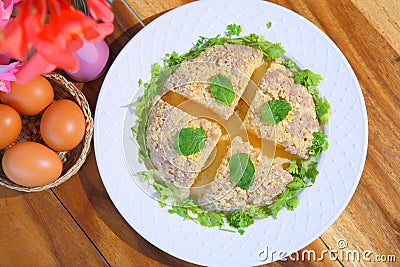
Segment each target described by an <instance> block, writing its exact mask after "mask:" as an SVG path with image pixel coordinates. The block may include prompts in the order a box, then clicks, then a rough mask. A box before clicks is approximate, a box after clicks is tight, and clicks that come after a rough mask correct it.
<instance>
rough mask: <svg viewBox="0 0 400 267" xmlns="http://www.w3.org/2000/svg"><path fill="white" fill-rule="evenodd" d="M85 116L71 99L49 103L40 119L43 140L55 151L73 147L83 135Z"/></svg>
mask: <svg viewBox="0 0 400 267" xmlns="http://www.w3.org/2000/svg"><path fill="white" fill-rule="evenodd" d="M85 127H86V122H85V117H84V115H83V112H82V110H81V108H80V107H79V106H78V105H77V104H76V103H75V102H73V101H71V100H67V99H62V100H58V101H56V102H54V103H53V104H51V105H50V106H49V107H48V108H47V109H46V111H45V112H44V114H43V117H42V120H41V121H40V134H41V136H42V138H43V141H44V142H45V143H46V145H48V146H49V147H50V148H52V149H53V150H55V151H67V150H71V149H73V148H75V147H76V146H77V145H78V144H79V143H80V142H81V141H82V139H83V136H84V135H85Z"/></svg>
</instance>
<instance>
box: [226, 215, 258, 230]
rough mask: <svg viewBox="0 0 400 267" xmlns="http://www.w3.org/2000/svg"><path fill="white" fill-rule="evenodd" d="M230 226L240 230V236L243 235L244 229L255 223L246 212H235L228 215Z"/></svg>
mask: <svg viewBox="0 0 400 267" xmlns="http://www.w3.org/2000/svg"><path fill="white" fill-rule="evenodd" d="M226 220H227V221H228V223H229V225H230V226H232V227H234V228H236V229H238V232H239V234H241V235H242V234H243V233H244V230H243V229H242V228H246V227H249V226H250V225H252V224H253V223H254V219H253V217H252V216H251V215H250V214H249V213H248V212H247V211H245V210H235V211H232V212H229V213H227V214H226Z"/></svg>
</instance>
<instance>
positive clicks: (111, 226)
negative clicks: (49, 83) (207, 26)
mask: <svg viewBox="0 0 400 267" xmlns="http://www.w3.org/2000/svg"><path fill="white" fill-rule="evenodd" d="M127 2H128V4H129V6H130V7H131V9H132V10H133V11H134V12H135V15H133V14H132V13H130V11H129V9H128V8H127V7H126V6H125V5H124V4H123V3H122V2H121V0H115V1H114V4H113V10H114V12H115V14H116V20H115V32H114V33H113V35H111V36H109V37H108V38H107V39H106V41H107V43H108V44H109V45H110V50H111V62H112V61H113V60H114V59H115V57H116V56H117V55H118V53H119V52H120V50H121V49H122V48H123V47H124V45H125V44H126V43H127V42H128V41H129V40H130V39H131V38H132V37H133V36H134V35H135V34H136V33H137V32H138V31H139V30H141V29H142V28H143V26H142V23H143V24H144V25H147V24H148V23H150V22H151V21H152V20H154V19H155V18H157V17H158V16H160V15H162V14H164V13H165V12H167V11H168V10H171V9H173V8H175V7H178V6H181V5H183V4H186V3H187V2H188V1H187V0H170V1H161V0H143V1H133V0H128V1H127ZM272 2H274V3H276V4H278V5H281V6H284V7H286V8H288V9H291V10H293V11H294V12H296V13H299V14H300V15H302V16H304V17H305V18H307V19H308V20H310V21H311V22H313V23H314V24H315V25H316V26H318V27H319V28H320V29H321V30H323V31H324V32H325V33H326V34H327V35H328V36H329V37H330V38H331V39H332V40H333V41H334V42H335V43H336V44H337V46H338V47H339V48H340V49H341V50H342V52H343V53H344V55H345V56H346V58H347V59H348V60H349V62H350V64H351V65H352V67H353V69H354V71H355V73H356V75H357V78H358V80H359V82H360V84H361V87H362V91H363V94H364V97H365V102H366V105H367V112H368V118H369V120H368V123H369V127H368V129H369V140H368V141H369V146H368V156H367V161H366V164H365V169H364V172H363V175H362V178H361V181H360V184H359V186H358V188H357V190H356V192H355V194H354V196H353V198H352V200H351V202H350V204H349V205H348V206H347V208H346V209H345V211H344V212H343V213H342V215H341V216H340V217H339V219H338V220H337V221H336V222H335V223H334V224H333V225H332V226H331V227H330V228H329V229H328V230H327V231H326V232H325V233H324V234H323V235H322V236H321V237H320V238H318V239H317V240H315V241H314V242H313V243H311V244H310V245H309V246H307V247H306V248H305V249H306V250H314V251H315V253H316V255H320V254H321V253H322V252H323V251H325V250H327V248H331V251H330V252H329V256H326V257H325V258H324V260H323V261H322V262H316V261H314V260H313V259H309V260H307V259H306V260H291V259H288V260H287V261H279V262H275V263H272V264H271V265H270V266H343V265H344V266H366V265H367V266H375V265H378V263H377V262H374V263H373V262H368V261H366V260H363V259H360V261H359V262H358V261H354V260H352V259H351V258H350V259H346V258H345V257H343V255H342V253H341V251H342V250H341V249H339V246H338V241H339V243H340V242H342V240H344V241H345V242H346V244H347V248H346V250H356V251H358V252H360V253H361V252H363V251H365V250H368V251H370V252H371V254H370V258H371V260H374V259H375V256H377V255H395V256H396V263H388V262H386V263H383V262H381V263H379V265H378V266H395V265H396V264H397V266H399V262H400V249H399V248H400V215H399V211H398V209H399V206H400V181H399V178H400V172H399V169H400V153H399V147H400V141H399V140H400V134H399V128H400V119H399V115H398V114H397V109H398V108H399V106H400V99H399V98H400V55H399V53H400V40H399V38H400V26H399V24H400V15H399V14H400V2H399V1H398V0H382V1H378V0H338V1H328V0H318V1H315V0H274V1H272ZM136 17H137V18H138V19H139V20H141V21H139V20H138V19H136ZM111 62H110V63H111ZM103 79H104V75H103V76H102V77H101V78H100V79H98V80H96V81H93V82H90V83H76V85H77V86H78V87H79V88H81V89H82V91H83V92H84V93H85V95H86V96H87V98H88V100H89V102H90V106H91V109H92V111H94V109H95V107H96V101H97V97H98V93H99V91H100V87H101V84H102V81H103ZM340 244H343V243H340ZM300 254H301V252H300ZM103 265H106V266H107V265H108V266H110V265H112V266H194V265H193V264H190V263H187V262H183V261H181V260H179V259H176V258H174V257H173V256H170V255H168V254H166V253H164V252H162V251H161V250H159V249H158V248H156V247H154V246H153V245H151V244H150V243H148V242H147V241H145V240H144V239H143V238H142V237H141V236H140V235H138V234H137V233H136V232H135V231H134V230H133V229H132V228H131V227H130V226H129V225H128V224H127V223H126V222H125V220H124V219H123V218H122V217H121V215H120V214H119V213H118V211H117V210H116V209H115V207H114V205H113V204H112V202H111V200H110V199H109V197H108V195H107V193H106V191H105V189H104V186H103V184H102V182H101V178H100V175H99V173H98V169H97V165H96V159H95V157H94V153H93V151H92V152H91V153H90V155H89V157H88V159H87V162H86V163H85V165H84V166H83V167H82V169H81V170H80V171H79V173H78V174H77V175H75V176H74V177H72V178H71V179H70V180H68V181H67V182H66V183H64V184H62V185H60V186H58V187H56V188H54V189H52V190H48V191H45V192H40V193H30V194H25V193H19V192H15V191H11V190H9V189H6V188H4V187H0V266H103Z"/></svg>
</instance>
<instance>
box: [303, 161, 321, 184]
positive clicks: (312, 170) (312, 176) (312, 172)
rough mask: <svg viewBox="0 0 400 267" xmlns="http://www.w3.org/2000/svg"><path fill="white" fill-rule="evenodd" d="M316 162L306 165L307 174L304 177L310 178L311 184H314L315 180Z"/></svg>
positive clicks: (316, 172)
mask: <svg viewBox="0 0 400 267" xmlns="http://www.w3.org/2000/svg"><path fill="white" fill-rule="evenodd" d="M317 164H318V163H317V162H316V161H311V162H310V163H308V165H307V172H306V176H307V177H308V178H310V180H311V183H315V179H316V178H317V176H318V174H319V171H318V170H317Z"/></svg>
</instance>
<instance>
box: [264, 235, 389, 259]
mask: <svg viewBox="0 0 400 267" xmlns="http://www.w3.org/2000/svg"><path fill="white" fill-rule="evenodd" d="M347 247H348V244H347V242H346V240H344V239H339V240H338V241H337V249H330V250H328V249H324V250H321V251H318V252H316V251H315V250H312V249H311V250H310V249H303V250H302V251H297V252H294V251H292V252H288V251H284V250H279V251H275V250H270V249H269V248H268V247H267V246H266V247H265V248H264V249H263V250H260V251H258V252H257V256H258V259H259V260H260V261H262V262H264V261H275V260H281V261H288V260H292V261H313V262H321V261H323V260H326V259H329V260H332V261H335V260H340V261H341V262H361V261H364V262H396V255H394V254H375V253H374V252H373V251H371V250H363V251H358V250H355V249H348V248H347Z"/></svg>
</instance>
